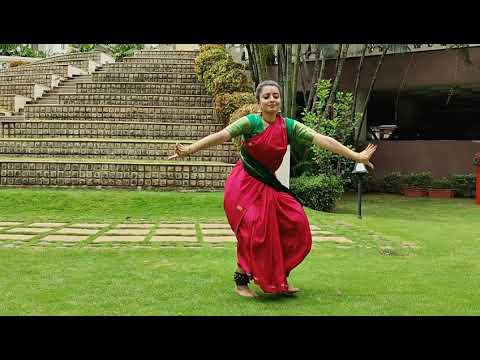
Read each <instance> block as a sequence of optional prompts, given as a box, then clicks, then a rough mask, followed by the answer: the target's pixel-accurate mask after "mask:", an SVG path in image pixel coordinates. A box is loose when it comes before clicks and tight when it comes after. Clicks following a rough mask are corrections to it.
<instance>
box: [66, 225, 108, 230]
mask: <svg viewBox="0 0 480 360" xmlns="http://www.w3.org/2000/svg"><path fill="white" fill-rule="evenodd" d="M108 225H109V224H72V225H68V227H70V228H81V229H101V228H104V227H106V226H108Z"/></svg>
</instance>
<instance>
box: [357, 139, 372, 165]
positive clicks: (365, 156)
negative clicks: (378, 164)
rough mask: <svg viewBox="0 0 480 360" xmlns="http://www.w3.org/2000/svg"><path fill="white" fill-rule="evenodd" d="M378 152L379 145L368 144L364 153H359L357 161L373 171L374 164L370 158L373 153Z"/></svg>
mask: <svg viewBox="0 0 480 360" xmlns="http://www.w3.org/2000/svg"><path fill="white" fill-rule="evenodd" d="M375 150H377V145H373V144H368V146H367V148H366V149H365V150H363V151H362V152H359V153H357V155H358V156H357V159H356V161H357V162H359V163H362V164H365V165H367V166H369V167H371V168H372V169H373V168H374V166H373V164H372V163H371V162H370V157H371V156H372V155H373V153H374V152H375Z"/></svg>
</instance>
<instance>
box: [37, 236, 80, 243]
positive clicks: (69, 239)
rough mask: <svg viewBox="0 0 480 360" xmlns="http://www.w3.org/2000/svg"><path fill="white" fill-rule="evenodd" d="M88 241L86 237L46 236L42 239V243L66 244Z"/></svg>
mask: <svg viewBox="0 0 480 360" xmlns="http://www.w3.org/2000/svg"><path fill="white" fill-rule="evenodd" d="M86 239H88V236H81V235H47V236H45V237H44V238H42V242H43V241H66V242H79V241H82V240H86Z"/></svg>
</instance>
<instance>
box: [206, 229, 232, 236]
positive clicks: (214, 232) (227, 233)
mask: <svg viewBox="0 0 480 360" xmlns="http://www.w3.org/2000/svg"><path fill="white" fill-rule="evenodd" d="M202 234H203V236H222V235H223V236H233V237H235V234H234V233H233V231H232V230H231V229H205V230H202Z"/></svg>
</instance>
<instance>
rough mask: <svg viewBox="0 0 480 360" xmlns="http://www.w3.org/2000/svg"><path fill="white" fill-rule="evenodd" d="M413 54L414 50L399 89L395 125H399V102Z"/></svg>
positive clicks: (396, 100)
mask: <svg viewBox="0 0 480 360" xmlns="http://www.w3.org/2000/svg"><path fill="white" fill-rule="evenodd" d="M413 54H414V53H413V52H412V53H411V54H410V60H409V61H408V65H407V68H406V69H405V72H404V73H403V77H402V83H401V84H400V88H399V89H398V93H397V97H396V99H395V125H397V126H398V104H399V102H400V92H401V91H402V89H403V87H404V86H405V80H406V79H407V73H408V70H409V69H410V65H411V64H412V60H413Z"/></svg>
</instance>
